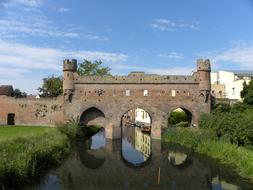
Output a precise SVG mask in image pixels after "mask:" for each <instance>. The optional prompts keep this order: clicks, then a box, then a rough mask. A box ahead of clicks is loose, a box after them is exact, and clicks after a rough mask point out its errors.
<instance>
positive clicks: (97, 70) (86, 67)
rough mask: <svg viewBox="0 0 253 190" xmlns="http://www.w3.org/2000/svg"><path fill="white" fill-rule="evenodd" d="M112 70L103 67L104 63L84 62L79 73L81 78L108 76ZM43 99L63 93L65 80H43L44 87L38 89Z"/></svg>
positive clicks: (57, 78)
mask: <svg viewBox="0 0 253 190" xmlns="http://www.w3.org/2000/svg"><path fill="white" fill-rule="evenodd" d="M109 71H110V68H108V67H103V66H102V61H94V62H92V61H89V60H86V59H85V60H84V62H83V63H79V64H78V69H77V73H78V74H79V75H80V76H94V75H97V76H108V75H111V74H110V72H109ZM38 91H39V93H40V96H41V97H57V96H59V95H61V94H62V93H63V78H62V77H61V76H60V77H54V76H51V77H47V78H44V79H43V85H42V87H39V88H38Z"/></svg>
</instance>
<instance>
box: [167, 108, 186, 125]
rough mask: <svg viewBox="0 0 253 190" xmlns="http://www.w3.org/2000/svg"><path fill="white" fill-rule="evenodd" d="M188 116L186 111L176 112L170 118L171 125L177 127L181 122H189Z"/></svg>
mask: <svg viewBox="0 0 253 190" xmlns="http://www.w3.org/2000/svg"><path fill="white" fill-rule="evenodd" d="M187 121H188V120H187V115H186V113H185V112H184V111H182V112H181V111H174V112H172V113H171V114H170V117H169V124H170V125H175V124H178V123H180V122H187Z"/></svg>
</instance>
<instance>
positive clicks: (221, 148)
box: [163, 128, 253, 181]
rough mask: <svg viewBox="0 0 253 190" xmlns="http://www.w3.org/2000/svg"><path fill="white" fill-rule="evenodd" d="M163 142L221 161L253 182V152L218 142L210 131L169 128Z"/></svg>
mask: <svg viewBox="0 0 253 190" xmlns="http://www.w3.org/2000/svg"><path fill="white" fill-rule="evenodd" d="M163 141H165V142H170V143H177V144H180V145H182V146H185V147H188V148H191V149H193V150H194V151H195V152H197V153H199V154H203V155H207V156H209V157H212V158H214V159H217V160H219V162H220V163H222V164H225V165H227V166H229V167H230V168H233V169H235V170H236V171H237V172H238V174H239V175H240V176H241V177H243V178H248V179H250V181H253V151H252V150H250V149H247V148H245V147H240V146H238V145H236V144H231V143H228V142H225V141H221V140H218V139H217V137H216V134H215V133H214V132H213V131H211V130H208V129H189V128H169V129H168V130H167V131H166V132H165V133H164V135H163Z"/></svg>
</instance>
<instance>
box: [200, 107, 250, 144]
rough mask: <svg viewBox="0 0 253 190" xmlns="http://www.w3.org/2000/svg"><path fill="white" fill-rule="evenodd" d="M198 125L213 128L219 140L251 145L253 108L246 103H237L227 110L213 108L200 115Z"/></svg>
mask: <svg viewBox="0 0 253 190" xmlns="http://www.w3.org/2000/svg"><path fill="white" fill-rule="evenodd" d="M200 127H201V128H209V129H211V130H213V131H214V132H215V133H216V135H217V137H218V138H219V139H220V140H223V141H228V142H231V143H233V144H237V145H243V146H249V145H253V109H251V108H250V107H249V106H248V105H244V104H241V103H238V104H235V105H234V106H232V107H231V109H230V110H229V111H227V112H220V111H217V110H215V111H214V112H212V113H211V114H206V115H202V116H201V119H200Z"/></svg>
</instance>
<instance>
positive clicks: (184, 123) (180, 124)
mask: <svg viewBox="0 0 253 190" xmlns="http://www.w3.org/2000/svg"><path fill="white" fill-rule="evenodd" d="M188 126H189V123H188V121H181V122H179V123H177V124H176V127H188Z"/></svg>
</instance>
